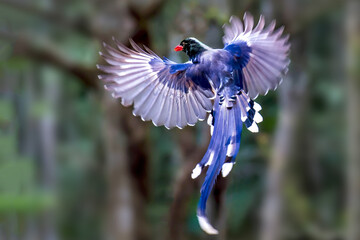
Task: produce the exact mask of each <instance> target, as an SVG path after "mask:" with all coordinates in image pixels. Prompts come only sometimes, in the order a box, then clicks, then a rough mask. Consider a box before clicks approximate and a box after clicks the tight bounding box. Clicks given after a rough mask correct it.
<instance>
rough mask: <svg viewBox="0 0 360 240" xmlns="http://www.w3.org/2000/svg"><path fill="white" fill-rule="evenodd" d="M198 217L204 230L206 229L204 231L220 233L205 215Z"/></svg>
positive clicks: (212, 233)
mask: <svg viewBox="0 0 360 240" xmlns="http://www.w3.org/2000/svg"><path fill="white" fill-rule="evenodd" d="M197 217H198V221H199V224H200V227H201V229H202V230H204V232H206V233H207V234H211V235H215V234H219V232H218V230H216V229H215V228H214V227H213V226H211V224H210V223H209V221H208V220H207V219H206V218H205V217H202V216H197Z"/></svg>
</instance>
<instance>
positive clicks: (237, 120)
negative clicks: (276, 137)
mask: <svg viewBox="0 0 360 240" xmlns="http://www.w3.org/2000/svg"><path fill="white" fill-rule="evenodd" d="M234 99H235V100H234ZM227 100H228V99H226V98H225V99H224V98H221V97H220V96H217V97H216V99H215V102H214V109H213V111H212V113H211V116H210V118H209V120H208V123H209V125H211V126H212V127H213V131H212V132H211V133H212V137H211V140H210V144H209V147H208V149H207V151H206V153H205V155H204V157H203V158H202V160H201V161H200V163H198V164H197V165H196V167H195V169H194V170H193V173H192V175H191V177H192V178H196V177H197V176H199V175H200V173H201V171H202V169H203V168H204V167H205V166H209V168H208V170H207V172H206V177H205V181H204V183H203V185H202V187H201V191H200V193H201V196H200V201H199V204H198V209H197V217H198V220H199V224H200V227H201V228H202V229H203V230H204V231H205V232H206V233H208V234H217V233H218V231H217V230H216V229H215V228H214V227H213V226H212V225H211V224H210V222H209V220H208V218H207V216H206V202H207V199H208V197H209V195H210V192H211V190H212V188H213V186H214V184H215V181H216V178H217V176H218V175H219V173H220V171H221V172H222V176H223V177H226V176H227V175H228V174H229V172H230V171H231V169H232V167H233V165H234V163H235V158H236V155H237V153H238V151H239V148H240V140H241V133H242V125H243V123H244V124H245V126H246V127H247V128H248V129H249V130H250V131H251V130H254V128H257V125H256V123H257V122H259V121H258V120H261V119H260V118H261V115H260V114H259V113H258V111H260V109H261V107H260V105H258V104H257V103H255V102H253V101H252V100H250V99H249V97H248V96H247V95H246V94H245V93H244V92H239V94H238V95H236V98H233V99H232V101H231V106H229V104H226V102H227ZM259 116H260V117H259ZM255 130H256V129H255Z"/></svg>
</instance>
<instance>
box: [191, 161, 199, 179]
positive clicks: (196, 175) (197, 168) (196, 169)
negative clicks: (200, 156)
mask: <svg viewBox="0 0 360 240" xmlns="http://www.w3.org/2000/svg"><path fill="white" fill-rule="evenodd" d="M200 173H201V167H200V165H199V164H197V165H196V167H195V168H194V170H192V173H191V178H192V179H195V178H197V177H198V176H199V175H200Z"/></svg>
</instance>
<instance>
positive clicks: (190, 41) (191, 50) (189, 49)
mask: <svg viewBox="0 0 360 240" xmlns="http://www.w3.org/2000/svg"><path fill="white" fill-rule="evenodd" d="M207 49H209V47H208V46H206V45H205V44H203V43H202V42H200V41H199V40H197V39H196V38H192V37H191V38H186V39H184V40H182V41H181V43H180V44H179V45H177V46H176V47H175V48H174V50H175V51H177V52H178V51H183V52H185V53H186V54H187V55H188V56H189V58H190V59H194V58H195V57H196V56H197V55H198V54H199V53H201V52H203V51H205V50H207Z"/></svg>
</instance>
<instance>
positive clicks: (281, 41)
mask: <svg viewBox="0 0 360 240" xmlns="http://www.w3.org/2000/svg"><path fill="white" fill-rule="evenodd" d="M264 26H265V21H264V18H263V16H260V19H259V22H258V24H257V26H256V27H255V28H253V27H254V18H253V16H252V15H251V14H248V13H245V15H244V25H243V23H242V22H241V20H240V19H238V18H236V17H231V18H230V25H224V32H225V35H224V37H223V41H224V44H225V47H224V49H225V50H228V51H229V52H231V53H232V54H233V55H234V57H235V59H236V64H237V65H238V66H237V67H238V68H239V69H238V70H235V71H234V77H235V78H237V79H235V80H237V81H238V82H239V83H238V84H239V85H240V86H241V87H242V88H243V89H244V90H245V92H246V93H247V94H248V95H249V96H250V97H251V98H252V99H254V98H256V97H257V96H258V95H259V94H263V95H265V94H266V93H267V92H268V91H269V90H270V89H271V90H275V89H276V87H277V86H278V85H279V84H280V82H281V80H282V76H283V75H284V74H285V73H286V71H287V67H288V65H289V62H290V61H289V58H288V52H289V48H290V44H289V43H288V38H289V37H288V35H285V36H282V33H283V30H284V27H281V28H279V29H277V30H275V21H272V22H271V23H270V25H269V26H267V27H266V28H264ZM235 69H236V67H235ZM241 69H242V70H241Z"/></svg>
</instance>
